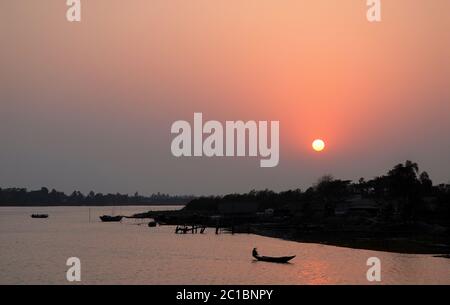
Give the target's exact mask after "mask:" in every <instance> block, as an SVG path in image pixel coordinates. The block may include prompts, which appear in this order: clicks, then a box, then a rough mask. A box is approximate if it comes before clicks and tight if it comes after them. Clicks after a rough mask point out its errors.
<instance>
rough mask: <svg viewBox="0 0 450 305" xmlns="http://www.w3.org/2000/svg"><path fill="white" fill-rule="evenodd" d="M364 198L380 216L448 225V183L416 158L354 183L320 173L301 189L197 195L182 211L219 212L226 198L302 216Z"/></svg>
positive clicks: (331, 212) (328, 212)
mask: <svg viewBox="0 0 450 305" xmlns="http://www.w3.org/2000/svg"><path fill="white" fill-rule="evenodd" d="M355 196H358V197H359V198H361V200H365V199H368V200H369V201H371V202H373V203H375V205H376V207H377V208H378V211H377V216H378V217H379V218H380V219H383V220H403V221H413V220H422V219H426V220H432V221H436V222H439V223H442V224H447V225H450V184H439V185H433V182H432V181H431V179H430V177H429V175H428V173H427V172H420V171H419V166H418V164H417V163H414V162H412V161H406V162H405V163H400V164H397V165H395V166H394V167H393V168H392V169H390V170H389V171H388V172H387V173H386V174H385V175H382V176H379V177H375V178H373V179H370V180H367V181H366V180H365V179H364V178H361V179H359V180H358V181H357V182H353V181H351V180H341V179H335V178H334V177H332V176H330V175H326V176H323V177H322V178H320V179H319V180H318V181H317V183H315V184H314V185H313V186H311V187H309V188H308V189H306V190H305V191H302V190H301V189H295V190H288V191H283V192H278V193H277V192H274V191H271V190H267V189H266V190H262V191H256V190H252V191H250V192H248V193H245V194H228V195H225V196H211V197H198V198H194V199H192V200H191V201H190V202H189V203H188V204H187V205H186V207H185V210H186V211H206V212H211V213H217V212H219V206H220V205H223V204H227V203H229V202H233V203H236V202H241V203H242V204H245V203H246V202H252V203H258V206H259V210H260V211H264V210H266V209H274V210H275V211H277V210H281V211H286V212H295V213H299V214H301V215H302V216H303V217H304V218H306V219H307V218H312V217H313V216H314V215H316V216H317V210H318V207H319V206H320V207H321V208H320V209H319V210H320V218H322V219H323V218H327V217H334V216H336V207H337V205H338V204H340V203H342V202H345V201H346V200H348V199H349V198H351V197H355Z"/></svg>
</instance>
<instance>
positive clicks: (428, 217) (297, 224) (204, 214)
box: [137, 161, 450, 254]
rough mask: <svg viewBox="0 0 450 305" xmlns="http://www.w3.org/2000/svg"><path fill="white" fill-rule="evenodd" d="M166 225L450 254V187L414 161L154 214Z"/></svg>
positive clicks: (151, 214) (198, 200)
mask: <svg viewBox="0 0 450 305" xmlns="http://www.w3.org/2000/svg"><path fill="white" fill-rule="evenodd" d="M137 216H140V217H152V218H154V219H156V221H157V222H159V223H161V224H172V225H184V226H186V225H191V226H210V227H215V228H216V232H218V230H219V228H222V229H226V230H228V231H229V232H230V233H255V234H261V235H265V236H272V237H279V238H284V239H289V240H297V241H302V242H320V243H325V244H332V245H340V246H349V247H355V248H365V249H376V250H386V251H395V252H407V253H441V254H449V253H450V234H449V233H450V232H449V230H450V185H449V184H440V185H433V183H432V181H431V179H430V178H429V175H428V174H427V173H426V172H419V166H418V165H417V164H416V163H414V162H411V161H406V162H405V163H404V164H398V165H396V166H395V167H393V168H392V169H391V170H389V171H388V172H387V174H385V175H383V176H380V177H376V178H374V179H371V180H368V181H366V180H365V179H363V178H361V179H359V181H358V182H352V181H350V180H340V179H335V178H333V177H332V176H324V177H322V178H321V179H319V181H318V182H317V183H316V184H315V185H314V186H312V187H310V188H308V189H307V190H306V191H302V190H300V189H296V190H288V191H284V192H280V193H276V192H273V191H270V190H263V191H251V192H249V193H246V194H229V195H226V196H216V197H199V198H195V199H193V200H191V201H190V202H189V203H188V204H187V205H186V207H185V208H184V209H182V210H181V211H170V212H169V211H168V212H148V213H145V214H142V215H137Z"/></svg>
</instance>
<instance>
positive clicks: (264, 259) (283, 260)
mask: <svg viewBox="0 0 450 305" xmlns="http://www.w3.org/2000/svg"><path fill="white" fill-rule="evenodd" d="M252 255H253V257H254V258H255V259H256V260H258V261H261V262H270V263H280V264H286V263H287V262H289V261H290V260H291V259H293V258H294V257H295V255H292V256H260V255H259V254H258V251H256V248H254V249H253V253H252Z"/></svg>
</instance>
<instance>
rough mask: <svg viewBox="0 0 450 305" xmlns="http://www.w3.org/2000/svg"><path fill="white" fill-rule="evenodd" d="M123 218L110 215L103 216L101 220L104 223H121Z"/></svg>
mask: <svg viewBox="0 0 450 305" xmlns="http://www.w3.org/2000/svg"><path fill="white" fill-rule="evenodd" d="M122 218H123V216H109V215H103V216H100V220H101V221H102V222H119V221H121V220H122Z"/></svg>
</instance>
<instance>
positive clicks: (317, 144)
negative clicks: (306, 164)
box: [312, 139, 325, 151]
mask: <svg viewBox="0 0 450 305" xmlns="http://www.w3.org/2000/svg"><path fill="white" fill-rule="evenodd" d="M312 148H313V149H314V150H315V151H322V150H323V149H324V148H325V142H324V141H322V140H321V139H316V140H314V142H313V143H312Z"/></svg>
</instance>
